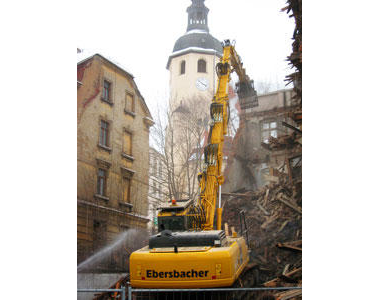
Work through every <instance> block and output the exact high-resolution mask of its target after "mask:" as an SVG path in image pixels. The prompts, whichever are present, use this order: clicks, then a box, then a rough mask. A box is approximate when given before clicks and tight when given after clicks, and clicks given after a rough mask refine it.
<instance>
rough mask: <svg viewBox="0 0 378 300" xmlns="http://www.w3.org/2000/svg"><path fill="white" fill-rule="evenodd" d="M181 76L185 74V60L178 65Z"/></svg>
mask: <svg viewBox="0 0 378 300" xmlns="http://www.w3.org/2000/svg"><path fill="white" fill-rule="evenodd" d="M182 74H185V60H183V61H182V62H181V65H180V75H182Z"/></svg>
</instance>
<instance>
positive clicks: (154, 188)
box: [152, 181, 157, 195]
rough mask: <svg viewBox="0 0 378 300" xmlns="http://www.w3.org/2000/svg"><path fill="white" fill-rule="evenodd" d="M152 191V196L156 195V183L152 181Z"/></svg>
mask: <svg viewBox="0 0 378 300" xmlns="http://www.w3.org/2000/svg"><path fill="white" fill-rule="evenodd" d="M153 186H154V187H153V189H152V195H155V194H156V192H157V190H156V182H155V181H154V182H153Z"/></svg>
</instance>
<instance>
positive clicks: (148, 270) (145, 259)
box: [130, 237, 249, 288]
mask: <svg viewBox="0 0 378 300" xmlns="http://www.w3.org/2000/svg"><path fill="white" fill-rule="evenodd" d="M177 250H178V251H177V252H175V251H174V249H173V248H172V247H170V248H155V249H149V248H148V246H146V247H145V248H142V249H140V250H138V251H135V252H133V253H132V254H131V257H130V279H131V280H130V283H131V286H133V287H137V288H211V287H226V286H231V285H232V284H233V283H234V281H235V280H236V278H238V277H239V275H240V273H241V272H242V271H243V270H244V268H245V266H246V265H247V264H248V261H249V256H248V249H247V245H246V243H245V240H244V238H241V237H236V238H233V237H227V238H226V245H225V246H224V247H209V246H205V247H179V248H178V249H177Z"/></svg>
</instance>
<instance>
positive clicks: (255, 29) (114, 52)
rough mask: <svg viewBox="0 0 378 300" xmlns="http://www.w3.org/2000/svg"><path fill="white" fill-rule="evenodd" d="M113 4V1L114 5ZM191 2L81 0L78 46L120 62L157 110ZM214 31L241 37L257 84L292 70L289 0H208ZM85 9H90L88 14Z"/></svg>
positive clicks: (240, 45) (227, 36) (281, 80)
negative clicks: (290, 60)
mask: <svg viewBox="0 0 378 300" xmlns="http://www.w3.org/2000/svg"><path fill="white" fill-rule="evenodd" d="M110 4H111V5H110ZM190 5H191V1H190V0H164V1H155V0H144V1H125V0H116V1H111V2H106V4H105V2H103V1H98V0H94V1H78V2H77V6H78V11H81V15H80V16H78V20H81V21H79V27H80V32H81V34H79V35H78V40H77V47H79V48H81V49H84V52H83V54H92V53H100V54H103V55H105V56H107V57H109V58H111V59H114V60H115V61H117V62H119V63H121V64H122V65H123V66H125V67H126V69H127V70H128V71H130V72H131V73H132V74H133V75H134V76H135V81H136V83H137V85H138V87H139V89H140V91H141V93H142V95H143V96H144V98H145V99H146V101H147V104H148V105H149V106H150V107H151V108H152V110H153V106H154V105H155V104H154V103H156V102H158V101H162V100H163V99H166V98H167V97H168V94H169V89H168V83H169V72H168V70H167V69H166V64H167V61H168V57H169V55H170V54H171V53H172V50H173V46H174V43H175V42H176V40H177V39H178V38H179V37H180V36H182V35H183V34H184V33H185V31H186V26H187V13H186V8H187V7H188V6H190ZM205 5H206V6H207V7H208V8H209V9H210V11H209V14H208V21H209V28H210V34H212V35H213V36H214V37H215V38H217V39H218V40H219V41H223V40H224V39H230V40H236V45H235V48H236V51H237V52H238V54H239V55H240V56H241V58H242V60H243V62H244V66H245V67H246V69H247V73H248V74H249V76H250V77H251V78H253V79H254V80H255V81H256V82H259V81H260V82H261V81H264V82H272V83H274V84H276V83H279V84H280V86H281V87H283V86H284V78H285V75H287V74H289V73H291V70H290V68H289V66H288V64H287V62H286V61H285V60H286V57H287V56H288V55H289V54H290V53H291V43H292V39H291V38H292V35H293V30H294V20H293V18H289V16H288V15H287V14H286V13H285V12H281V11H280V10H281V8H283V7H285V6H286V1H285V0H269V1H267V0H253V1H252V0H232V1H231V0H206V1H205ZM83 12H86V13H84V14H83Z"/></svg>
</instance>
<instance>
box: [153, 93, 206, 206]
mask: <svg viewBox="0 0 378 300" xmlns="http://www.w3.org/2000/svg"><path fill="white" fill-rule="evenodd" d="M208 107H209V101H208V100H206V99H205V98H200V97H198V98H191V99H187V100H185V103H184V104H182V103H181V104H180V105H179V106H177V107H175V108H173V107H172V106H167V107H165V108H161V107H160V108H158V110H157V114H156V116H155V117H154V120H155V126H154V127H153V128H152V131H151V138H152V144H153V146H154V147H155V148H156V150H157V151H158V152H159V153H161V155H162V161H163V163H164V170H165V172H166V174H164V175H165V176H164V177H165V179H164V180H165V184H166V186H167V187H168V198H169V199H183V198H189V199H193V198H195V197H196V196H197V193H198V183H197V180H196V178H197V174H198V172H199V171H200V170H201V168H202V152H203V146H204V141H205V140H206V138H205V137H206V129H207V127H208V124H207V123H208V120H209V117H208Z"/></svg>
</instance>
